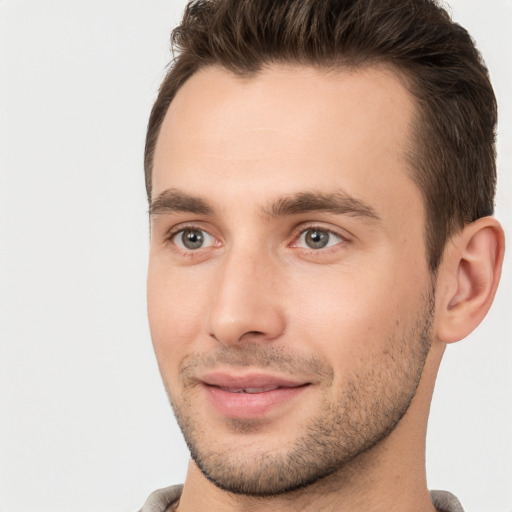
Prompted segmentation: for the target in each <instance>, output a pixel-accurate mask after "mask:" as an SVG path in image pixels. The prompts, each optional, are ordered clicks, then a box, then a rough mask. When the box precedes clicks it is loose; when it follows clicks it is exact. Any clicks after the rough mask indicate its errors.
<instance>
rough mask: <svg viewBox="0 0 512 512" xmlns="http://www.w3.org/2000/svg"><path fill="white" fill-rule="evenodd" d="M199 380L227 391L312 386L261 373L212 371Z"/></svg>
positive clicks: (303, 381)
mask: <svg viewBox="0 0 512 512" xmlns="http://www.w3.org/2000/svg"><path fill="white" fill-rule="evenodd" d="M199 380H200V381H201V382H203V383H204V384H206V385H208V386H216V387H219V388H226V389H246V388H260V389H263V388H264V389H277V388H295V387H299V386H304V385H306V384H310V382H308V381H306V380H299V379H294V378H290V377H281V376H278V375H272V374H268V373H261V372H251V373H244V374H234V373H228V372H221V371H212V372H208V373H205V374H204V375H202V376H201V377H200V378H199Z"/></svg>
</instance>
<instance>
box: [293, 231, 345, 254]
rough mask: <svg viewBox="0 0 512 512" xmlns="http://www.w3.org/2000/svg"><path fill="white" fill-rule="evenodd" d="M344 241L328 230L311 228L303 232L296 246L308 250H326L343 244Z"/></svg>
mask: <svg viewBox="0 0 512 512" xmlns="http://www.w3.org/2000/svg"><path fill="white" fill-rule="evenodd" d="M343 241H344V239H343V238H342V237H341V236H339V235H337V234H335V233H333V232H332V231H327V230H326V229H320V228H310V229H307V230H306V231H303V232H302V233H301V235H300V236H299V238H298V240H297V242H296V246H297V247H307V248H308V249H316V250H318V249H325V248H327V247H332V246H333V245H336V244H339V243H341V242H343Z"/></svg>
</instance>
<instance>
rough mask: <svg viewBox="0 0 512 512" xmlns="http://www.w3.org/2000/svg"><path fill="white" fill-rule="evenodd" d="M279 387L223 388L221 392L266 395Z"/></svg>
mask: <svg viewBox="0 0 512 512" xmlns="http://www.w3.org/2000/svg"><path fill="white" fill-rule="evenodd" d="M278 388H279V386H267V387H264V388H223V387H221V388H220V389H222V390H223V391H229V392H230V393H266V392H267V391H274V389H278Z"/></svg>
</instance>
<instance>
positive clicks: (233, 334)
mask: <svg viewBox="0 0 512 512" xmlns="http://www.w3.org/2000/svg"><path fill="white" fill-rule="evenodd" d="M221 265H222V267H221V269H218V270H219V273H218V275H217V279H216V280H215V283H214V285H213V286H214V290H213V291H212V295H211V297H212V300H211V303H210V310H209V317H208V330H209V335H210V336H211V337H212V338H214V339H215V340H217V341H218V342H219V343H222V344H223V345H234V344H238V343H243V342H249V341H250V342H271V341H275V340H276V339H277V338H279V337H280V336H281V335H282V334H283V333H284V331H285V325H286V322H285V315H284V311H283V308H282V304H281V300H280V293H279V292H278V289H279V288H280V287H281V285H282V283H281V282H280V272H279V268H278V263H276V262H274V261H272V260H271V258H270V257H265V256H264V255H262V254H261V253H257V252H251V251H243V252H239V253H236V252H234V251H233V252H232V253H231V254H228V255H227V256H226V257H225V259H224V261H223V262H222V264H221Z"/></svg>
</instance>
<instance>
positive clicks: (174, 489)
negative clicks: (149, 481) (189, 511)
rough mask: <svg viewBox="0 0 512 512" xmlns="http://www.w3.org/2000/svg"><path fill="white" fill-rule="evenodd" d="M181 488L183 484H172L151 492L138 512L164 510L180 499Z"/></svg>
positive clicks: (159, 511)
mask: <svg viewBox="0 0 512 512" xmlns="http://www.w3.org/2000/svg"><path fill="white" fill-rule="evenodd" d="M182 490H183V485H173V486H171V487H165V488H164V489H158V490H157V491H154V492H152V493H151V494H150V495H149V498H148V499H147V500H146V502H145V503H144V506H143V507H142V508H141V509H140V511H139V512H165V510H166V509H167V507H169V506H170V505H172V504H174V503H176V502H177V501H178V500H179V499H180V496H181V491H182Z"/></svg>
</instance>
